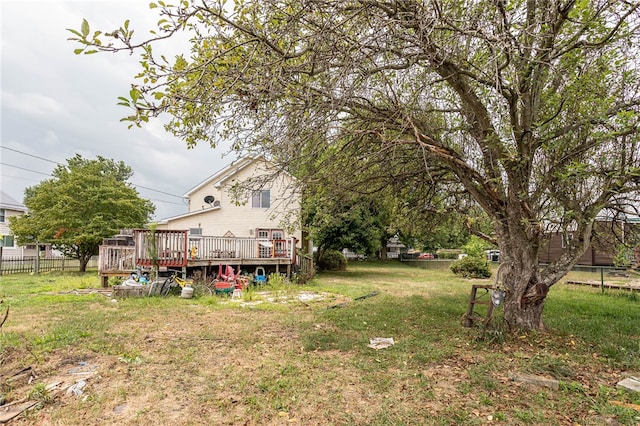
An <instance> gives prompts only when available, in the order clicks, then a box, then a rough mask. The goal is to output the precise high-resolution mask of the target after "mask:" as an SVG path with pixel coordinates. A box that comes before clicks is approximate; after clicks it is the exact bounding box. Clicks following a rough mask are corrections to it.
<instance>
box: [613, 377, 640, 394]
mask: <svg viewBox="0 0 640 426" xmlns="http://www.w3.org/2000/svg"><path fill="white" fill-rule="evenodd" d="M618 387H619V388H623V389H627V390H630V391H633V392H640V380H638V379H637V378H635V377H627V378H626V379H624V380H621V381H620V382H618Z"/></svg>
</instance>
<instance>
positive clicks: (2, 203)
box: [0, 191, 27, 212]
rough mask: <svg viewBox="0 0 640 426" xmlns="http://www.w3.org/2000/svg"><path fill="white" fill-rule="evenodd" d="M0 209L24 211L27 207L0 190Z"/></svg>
mask: <svg viewBox="0 0 640 426" xmlns="http://www.w3.org/2000/svg"><path fill="white" fill-rule="evenodd" d="M0 209H7V210H15V211H19V212H26V211H27V208H26V207H25V206H24V205H23V204H22V203H20V202H19V201H17V200H16V199H15V198H13V197H12V196H10V195H9V194H7V193H6V192H4V191H0Z"/></svg>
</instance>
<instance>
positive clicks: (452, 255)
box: [436, 249, 462, 260]
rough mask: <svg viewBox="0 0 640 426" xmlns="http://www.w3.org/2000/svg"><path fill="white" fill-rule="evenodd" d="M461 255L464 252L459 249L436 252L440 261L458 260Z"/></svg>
mask: <svg viewBox="0 0 640 426" xmlns="http://www.w3.org/2000/svg"><path fill="white" fill-rule="evenodd" d="M461 253H462V250H459V249H439V250H438V251H436V257H437V258H438V259H449V260H456V259H457V258H458V255H459V254H461Z"/></svg>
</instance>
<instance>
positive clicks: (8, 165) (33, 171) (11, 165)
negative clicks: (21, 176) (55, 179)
mask: <svg viewBox="0 0 640 426" xmlns="http://www.w3.org/2000/svg"><path fill="white" fill-rule="evenodd" d="M0 164H2V165H3V166H7V167H13V168H14V169H20V170H26V171H27V172H32V173H38V174H40V175H45V176H49V177H50V176H51V175H50V174H49V173H43V172H39V171H37V170H32V169H27V168H25V167H20V166H14V165H13V164H7V163H3V162H0Z"/></svg>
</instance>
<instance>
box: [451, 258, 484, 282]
mask: <svg viewBox="0 0 640 426" xmlns="http://www.w3.org/2000/svg"><path fill="white" fill-rule="evenodd" d="M451 272H453V273H454V274H456V275H461V276H463V277H465V278H489V277H490V276H491V271H489V265H488V263H487V261H486V260H485V259H484V258H482V257H476V256H466V257H464V258H462V259H460V260H456V261H455V262H453V263H452V264H451Z"/></svg>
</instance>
